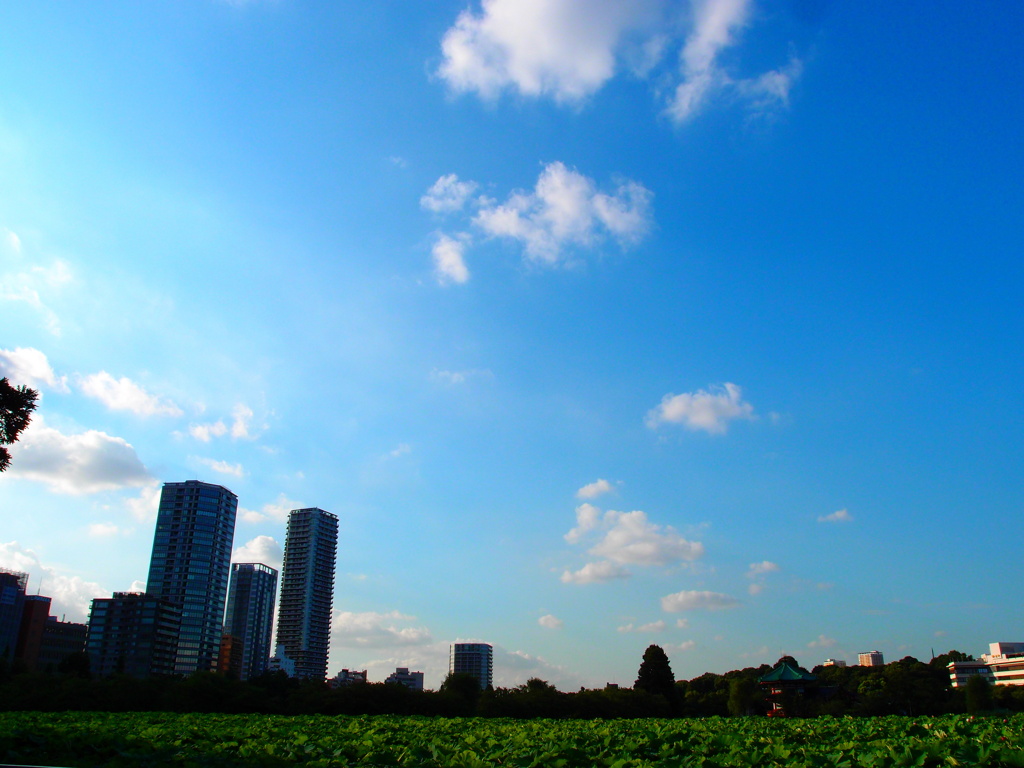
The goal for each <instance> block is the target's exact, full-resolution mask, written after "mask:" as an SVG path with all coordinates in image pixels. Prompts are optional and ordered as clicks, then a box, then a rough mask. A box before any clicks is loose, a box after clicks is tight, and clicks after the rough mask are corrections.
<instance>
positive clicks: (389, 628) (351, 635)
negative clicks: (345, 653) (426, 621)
mask: <svg viewBox="0 0 1024 768" xmlns="http://www.w3.org/2000/svg"><path fill="white" fill-rule="evenodd" d="M414 621H416V617H415V616H407V615H405V614H402V613H399V612H398V611H389V612H387V613H376V612H374V611H366V612H363V613H353V612H351V611H341V612H340V613H336V614H335V615H334V619H333V620H332V622H331V641H332V643H333V644H335V645H339V646H342V647H346V648H352V647H356V648H365V647H373V648H393V647H395V646H401V645H427V644H429V643H431V642H432V641H433V638H432V637H431V634H430V630H428V629H427V628H426V627H423V626H418V627H417V626H401V625H403V624H410V623H412V622H414Z"/></svg>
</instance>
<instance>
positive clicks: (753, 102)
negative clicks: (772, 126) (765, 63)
mask: <svg viewBox="0 0 1024 768" xmlns="http://www.w3.org/2000/svg"><path fill="white" fill-rule="evenodd" d="M802 73H803V62H801V61H800V60H799V59H797V58H796V57H793V58H791V59H790V60H789V63H788V64H786V66H784V67H780V68H779V69H773V70H771V71H770V72H765V73H764V74H762V75H759V76H758V77H755V78H751V79H749V80H741V81H740V82H738V83H737V84H736V86H737V88H738V89H739V91H740V93H741V94H743V95H744V96H746V97H747V98H748V99H749V100H750V107H751V109H752V110H753V111H755V112H760V113H771V112H774V111H775V110H777V109H778V108H779V107H788V106H789V92H790V91H791V90H792V88H793V84H794V83H795V82H796V81H797V80H798V79H799V78H800V75H801V74H802Z"/></svg>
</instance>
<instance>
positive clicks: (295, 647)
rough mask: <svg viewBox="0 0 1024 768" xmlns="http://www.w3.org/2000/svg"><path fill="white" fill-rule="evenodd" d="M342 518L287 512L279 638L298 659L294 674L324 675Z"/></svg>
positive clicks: (317, 511) (312, 511)
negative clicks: (339, 519) (339, 522)
mask: <svg viewBox="0 0 1024 768" xmlns="http://www.w3.org/2000/svg"><path fill="white" fill-rule="evenodd" d="M337 551H338V518H337V516H336V515H332V514H331V513H330V512H325V511H324V510H322V509H317V508H310V509H293V510H292V511H291V514H289V515H288V532H287V534H286V536H285V542H284V565H283V566H282V568H281V602H280V605H279V607H278V612H277V642H278V643H279V644H280V645H283V646H284V649H285V653H286V655H287V657H288V658H290V659H292V660H293V661H294V662H295V676H296V677H303V678H310V679H313V680H323V679H324V678H325V677H326V676H327V653H328V648H329V646H330V642H331V604H332V601H333V599H334V563H335V557H336V555H337Z"/></svg>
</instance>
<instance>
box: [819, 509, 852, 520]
mask: <svg viewBox="0 0 1024 768" xmlns="http://www.w3.org/2000/svg"><path fill="white" fill-rule="evenodd" d="M818 522H819V523H851V522H853V515H851V514H850V513H849V512H848V511H847V510H845V509H840V510H838V511H836V512H833V513H832V514H830V515H821V516H820V517H819V518H818Z"/></svg>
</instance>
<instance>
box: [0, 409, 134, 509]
mask: <svg viewBox="0 0 1024 768" xmlns="http://www.w3.org/2000/svg"><path fill="white" fill-rule="evenodd" d="M11 457H12V463H11V468H10V469H9V470H7V474H8V475H10V476H11V477H19V478H23V479H26V480H34V481H38V482H41V483H45V484H46V485H48V486H49V487H50V489H51V490H53V491H56V492H57V493H66V494H74V495H79V494H86V493H97V492H99V491H109V490H116V489H118V488H133V487H138V486H148V485H150V484H151V483H152V482H153V478H152V477H151V476H150V474H149V472H148V471H147V470H146V467H145V466H143V464H142V462H141V461H140V460H139V457H138V454H136V453H135V449H134V448H133V447H132V446H131V445H130V444H129V443H128V442H127V441H125V440H123V439H122V438H120V437H112V436H111V435H108V434H106V433H105V432H98V431H96V430H89V431H88V432H83V433H81V434H78V435H65V434H63V433H62V432H59V431H58V430H56V429H52V428H50V427H47V426H46V425H45V424H44V423H43V419H42V417H37V418H36V419H34V420H33V422H32V424H31V425H29V427H28V429H26V430H25V432H24V433H23V434H22V436H21V439H20V440H19V441H18V442H17V443H15V444H14V445H13V446H12V448H11Z"/></svg>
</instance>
